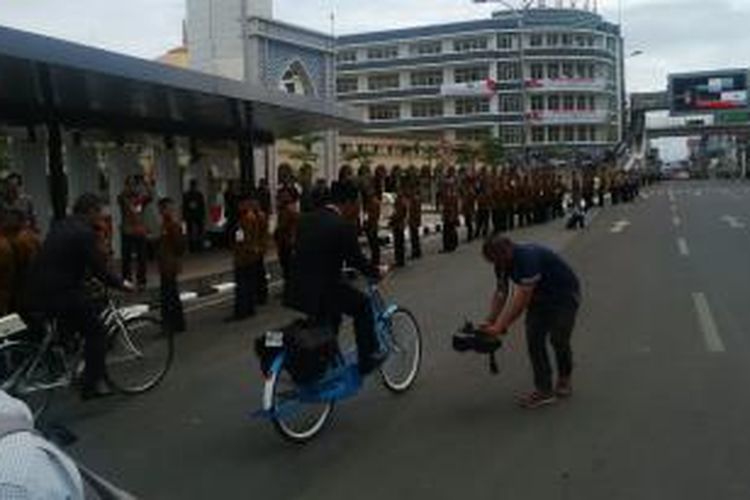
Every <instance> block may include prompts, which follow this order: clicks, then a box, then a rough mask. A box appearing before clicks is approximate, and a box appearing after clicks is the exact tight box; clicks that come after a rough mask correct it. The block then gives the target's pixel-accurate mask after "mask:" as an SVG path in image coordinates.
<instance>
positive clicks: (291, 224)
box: [273, 179, 299, 283]
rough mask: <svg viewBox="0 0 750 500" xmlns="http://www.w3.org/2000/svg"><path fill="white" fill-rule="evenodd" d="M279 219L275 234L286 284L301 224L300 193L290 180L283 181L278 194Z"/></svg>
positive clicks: (277, 209) (277, 208)
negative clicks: (295, 238)
mask: <svg viewBox="0 0 750 500" xmlns="http://www.w3.org/2000/svg"><path fill="white" fill-rule="evenodd" d="M276 211H277V212H278V219H277V221H276V230H275V231H274V233H273V236H274V241H275V243H276V252H277V254H278V257H279V265H280V266H281V274H282V276H283V278H284V282H285V283H286V282H287V281H289V273H290V272H291V265H292V252H293V251H294V237H295V235H296V234H297V226H298V224H299V193H298V192H297V188H296V187H295V186H294V184H293V183H292V182H290V181H289V180H288V179H285V180H282V183H281V186H279V189H278V191H277V193H276Z"/></svg>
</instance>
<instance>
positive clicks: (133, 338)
mask: <svg viewBox="0 0 750 500" xmlns="http://www.w3.org/2000/svg"><path fill="white" fill-rule="evenodd" d="M123 325H124V328H120V327H116V329H115V331H114V333H112V335H111V336H110V338H109V346H108V350H107V373H106V375H107V381H108V382H109V383H110V385H112V387H114V388H115V389H117V390H118V391H120V392H122V393H124V394H143V393H144V392H148V391H150V390H151V389H153V388H154V387H156V386H157V385H159V383H160V382H161V381H162V380H163V379H164V377H165V376H166V374H167V372H168V371H169V368H170V367H171V365H172V359H173V357H174V337H173V336H172V333H170V332H169V331H167V329H165V328H163V327H162V324H161V322H160V321H158V320H157V319H155V318H152V317H150V316H139V317H133V318H128V319H126V320H124V321H123Z"/></svg>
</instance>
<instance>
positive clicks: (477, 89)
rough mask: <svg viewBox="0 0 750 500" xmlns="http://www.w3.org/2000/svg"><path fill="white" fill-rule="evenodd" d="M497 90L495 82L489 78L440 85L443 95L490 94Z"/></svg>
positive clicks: (467, 95)
mask: <svg viewBox="0 0 750 500" xmlns="http://www.w3.org/2000/svg"><path fill="white" fill-rule="evenodd" d="M496 92H497V82H496V81H495V80H492V79H491V78H487V79H486V80H481V81H478V82H465V83H446V84H444V85H442V86H441V87H440V95H441V96H443V97H472V96H477V97H478V96H491V95H493V94H494V93H496Z"/></svg>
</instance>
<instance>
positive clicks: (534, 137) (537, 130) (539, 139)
mask: <svg viewBox="0 0 750 500" xmlns="http://www.w3.org/2000/svg"><path fill="white" fill-rule="evenodd" d="M531 142H535V143H537V144H539V143H543V142H544V127H534V128H532V129H531Z"/></svg>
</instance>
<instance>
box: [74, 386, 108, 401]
mask: <svg viewBox="0 0 750 500" xmlns="http://www.w3.org/2000/svg"><path fill="white" fill-rule="evenodd" d="M114 394H115V393H114V391H112V389H111V388H110V387H109V385H108V384H106V383H104V382H99V383H97V384H94V385H85V386H83V388H81V399H82V400H83V401H92V400H94V399H102V398H108V397H110V396H113V395H114Z"/></svg>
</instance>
